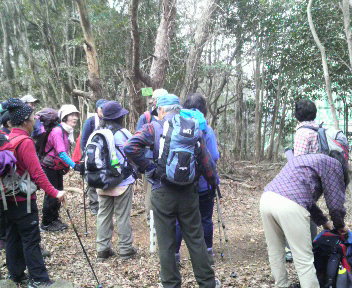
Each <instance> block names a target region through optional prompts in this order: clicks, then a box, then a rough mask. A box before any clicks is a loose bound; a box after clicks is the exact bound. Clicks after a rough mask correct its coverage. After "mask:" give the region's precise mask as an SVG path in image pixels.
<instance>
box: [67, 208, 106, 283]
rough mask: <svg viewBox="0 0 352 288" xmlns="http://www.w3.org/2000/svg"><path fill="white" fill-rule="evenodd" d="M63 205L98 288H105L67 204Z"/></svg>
mask: <svg viewBox="0 0 352 288" xmlns="http://www.w3.org/2000/svg"><path fill="white" fill-rule="evenodd" d="M63 204H64V207H65V210H66V213H67V217H68V219H70V222H71V225H72V228H73V231H75V234H76V236H77V238H78V241H79V244H80V245H81V248H82V250H83V253H84V255H85V256H86V259H87V262H88V264H89V266H90V269H91V270H92V272H93V275H94V278H95V280H96V281H97V283H98V286H97V288H103V286H102V285H101V284H100V282H99V280H98V277H97V275H96V274H95V271H94V268H93V265H92V263H91V262H90V260H89V256H88V254H87V252H86V249H85V248H84V246H83V243H82V240H81V237H79V234H78V231H77V228H76V226H75V224H74V223H73V220H72V218H71V214H70V211H68V208H67V206H66V203H65V202H64V203H63Z"/></svg>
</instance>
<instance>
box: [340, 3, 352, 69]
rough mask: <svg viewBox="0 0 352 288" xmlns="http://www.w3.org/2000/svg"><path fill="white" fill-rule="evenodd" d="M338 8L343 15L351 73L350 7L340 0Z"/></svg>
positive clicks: (351, 35) (351, 34) (351, 37)
mask: <svg viewBox="0 0 352 288" xmlns="http://www.w3.org/2000/svg"><path fill="white" fill-rule="evenodd" d="M340 8H341V10H342V14H343V24H344V29H345V35H346V42H347V46H348V56H349V60H350V67H349V68H350V71H352V33H351V15H350V6H349V3H348V0H342V3H341V4H340Z"/></svg>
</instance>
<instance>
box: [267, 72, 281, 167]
mask: <svg viewBox="0 0 352 288" xmlns="http://www.w3.org/2000/svg"><path fill="white" fill-rule="evenodd" d="M280 96H281V80H280V79H279V80H278V85H277V91H276V97H275V104H274V112H273V118H272V122H271V134H270V143H269V147H268V159H269V160H272V159H273V152H274V143H275V134H276V122H277V118H278V114H279V104H280Z"/></svg>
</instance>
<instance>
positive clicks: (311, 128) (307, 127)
mask: <svg viewBox="0 0 352 288" xmlns="http://www.w3.org/2000/svg"><path fill="white" fill-rule="evenodd" d="M301 128H306V129H310V130H314V131H315V132H318V130H319V129H320V128H323V127H320V126H319V127H314V126H309V125H304V126H301V127H299V128H298V129H301Z"/></svg>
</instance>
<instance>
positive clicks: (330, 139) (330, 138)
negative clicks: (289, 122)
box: [300, 123, 349, 160]
mask: <svg viewBox="0 0 352 288" xmlns="http://www.w3.org/2000/svg"><path fill="white" fill-rule="evenodd" d="M300 128H308V129H311V130H314V131H316V132H317V133H318V144H319V152H320V153H323V154H326V155H329V153H330V151H338V152H341V153H342V154H343V156H344V157H345V159H346V160H348V158H349V144H348V141H347V137H346V135H345V134H343V132H342V131H341V130H338V129H335V128H324V127H323V123H321V124H320V125H319V127H313V126H302V127H300Z"/></svg>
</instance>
